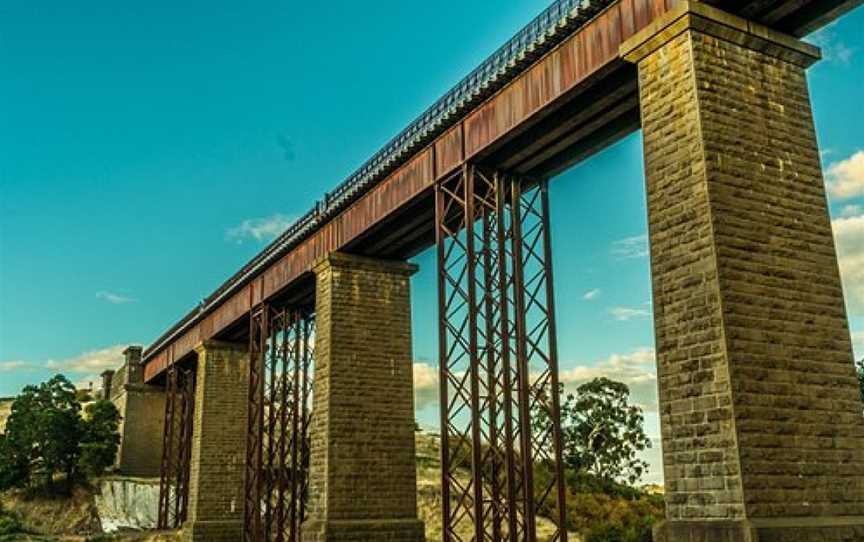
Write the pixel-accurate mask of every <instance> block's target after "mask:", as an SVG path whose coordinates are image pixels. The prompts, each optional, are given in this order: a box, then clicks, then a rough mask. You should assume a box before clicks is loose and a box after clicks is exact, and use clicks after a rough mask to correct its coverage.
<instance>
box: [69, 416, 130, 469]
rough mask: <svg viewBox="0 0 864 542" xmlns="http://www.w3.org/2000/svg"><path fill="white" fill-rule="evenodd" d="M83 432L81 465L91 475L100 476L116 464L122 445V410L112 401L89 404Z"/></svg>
mask: <svg viewBox="0 0 864 542" xmlns="http://www.w3.org/2000/svg"><path fill="white" fill-rule="evenodd" d="M84 418H85V419H84V423H83V430H82V432H81V456H80V460H79V465H80V467H81V469H82V470H83V472H84V473H86V474H87V475H89V476H99V475H101V474H102V473H103V472H105V469H107V468H108V467H110V466H111V465H113V464H114V459H115V458H116V457H117V448H118V447H119V446H120V434H119V433H118V432H117V428H118V426H119V425H120V412H119V411H118V410H117V407H115V406H114V403H112V402H111V401H106V400H101V401H96V402H95V403H91V404H89V405H87V408H86V410H85V417H84Z"/></svg>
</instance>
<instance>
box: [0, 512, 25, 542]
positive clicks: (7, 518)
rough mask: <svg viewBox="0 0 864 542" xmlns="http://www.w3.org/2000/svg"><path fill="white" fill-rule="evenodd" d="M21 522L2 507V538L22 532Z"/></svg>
mask: <svg viewBox="0 0 864 542" xmlns="http://www.w3.org/2000/svg"><path fill="white" fill-rule="evenodd" d="M21 530H22V529H21V522H19V521H18V518H16V517H15V516H13V515H12V514H10V513H8V512H6V511H5V510H3V508H2V507H0V537H2V538H0V540H2V539H5V538H6V537H7V536H9V535H13V534H16V533H19V532H21Z"/></svg>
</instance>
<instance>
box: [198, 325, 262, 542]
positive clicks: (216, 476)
mask: <svg viewBox="0 0 864 542" xmlns="http://www.w3.org/2000/svg"><path fill="white" fill-rule="evenodd" d="M195 350H196V352H197V354H198V365H197V367H196V373H195V406H194V414H193V429H192V453H191V456H192V457H191V465H190V472H189V509H188V517H187V520H186V522H185V523H184V525H183V538H184V539H185V540H194V541H199V540H200V541H204V540H206V541H215V542H219V541H226V542H228V541H235V540H240V538H241V533H242V527H243V475H244V466H245V461H246V431H247V425H248V422H247V419H246V409H247V402H248V387H249V386H248V381H249V352H248V349H247V348H246V347H245V346H244V345H237V344H234V343H226V342H220V341H213V340H208V341H205V342H204V343H202V344H200V345H199V346H198V347H197V348H196V349H195Z"/></svg>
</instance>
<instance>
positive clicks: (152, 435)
mask: <svg viewBox="0 0 864 542" xmlns="http://www.w3.org/2000/svg"><path fill="white" fill-rule="evenodd" d="M123 355H124V357H125V360H126V361H125V363H124V364H123V366H122V367H120V368H119V369H118V370H116V371H106V372H105V373H103V390H104V391H103V393H104V394H105V395H106V396H107V398H108V399H109V400H110V401H111V402H112V403H114V405H115V406H116V407H117V410H118V411H119V412H120V416H121V417H122V418H121V420H120V427H119V428H118V430H119V433H120V446H119V448H118V450H117V464H116V467H117V470H118V471H119V472H120V473H121V474H124V475H126V476H140V477H147V478H151V477H158V476H159V469H160V464H161V460H162V428H163V426H164V421H165V390H164V389H162V388H161V387H159V386H152V385H149V384H144V381H143V372H142V366H141V347H140V346H130V347H129V348H127V349H126V350H124V351H123ZM109 373H110V374H109Z"/></svg>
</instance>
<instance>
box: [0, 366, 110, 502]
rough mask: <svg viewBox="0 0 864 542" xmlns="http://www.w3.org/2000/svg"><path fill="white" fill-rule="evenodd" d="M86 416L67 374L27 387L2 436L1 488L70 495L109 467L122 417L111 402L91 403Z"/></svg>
mask: <svg viewBox="0 0 864 542" xmlns="http://www.w3.org/2000/svg"><path fill="white" fill-rule="evenodd" d="M86 414H87V415H86V416H85V417H83V418H82V416H81V403H80V401H79V399H78V397H77V395H76V392H75V387H74V386H73V385H72V384H71V383H70V382H69V381H68V380H67V379H66V378H65V377H64V376H62V375H57V376H55V377H53V378H51V379H50V380H48V381H47V382H43V383H42V384H39V385H38V386H27V387H25V388H24V390H23V391H22V392H21V394H20V395H19V396H18V397H16V398H15V401H14V402H13V404H12V411H11V413H10V415H9V418H8V420H7V421H6V433H5V434H4V435H0V489H8V488H12V487H16V488H23V489H26V490H28V491H29V492H30V493H35V492H39V491H41V492H45V493H48V494H52V493H55V492H58V491H62V492H65V493H68V492H69V491H70V490H71V489H72V487H73V486H74V485H75V484H76V483H79V482H83V481H86V479H87V477H88V476H93V475H98V474H100V473H102V472H103V471H104V470H105V469H106V468H107V467H109V466H110V465H111V464H112V463H113V461H114V457H115V455H116V453H117V446H118V445H119V442H120V437H119V435H118V433H117V427H118V425H119V422H120V414H119V412H118V411H117V409H116V408H115V407H114V405H113V404H112V403H110V402H109V401H98V402H96V403H93V404H91V405H89V406H88V408H87V412H86ZM58 482H60V483H59V484H58Z"/></svg>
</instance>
